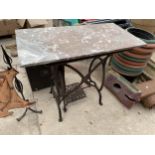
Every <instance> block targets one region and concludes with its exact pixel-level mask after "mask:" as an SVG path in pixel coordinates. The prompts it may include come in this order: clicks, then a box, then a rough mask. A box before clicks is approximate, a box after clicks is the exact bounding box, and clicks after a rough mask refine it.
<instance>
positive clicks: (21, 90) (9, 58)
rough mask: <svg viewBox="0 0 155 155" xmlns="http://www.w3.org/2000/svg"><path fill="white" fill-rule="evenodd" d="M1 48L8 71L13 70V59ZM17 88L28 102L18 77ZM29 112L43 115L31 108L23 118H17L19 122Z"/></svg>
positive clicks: (16, 80) (28, 108)
mask: <svg viewBox="0 0 155 155" xmlns="http://www.w3.org/2000/svg"><path fill="white" fill-rule="evenodd" d="M1 48H2V51H3V60H4V62H5V63H6V64H7V65H8V69H11V68H13V67H12V59H11V57H10V56H9V55H8V54H7V53H6V51H5V49H4V47H3V46H2V45H1ZM15 87H16V89H17V91H18V92H19V93H20V94H21V96H22V98H23V100H26V99H25V97H24V93H23V84H22V82H21V81H20V80H19V79H18V78H17V77H15ZM28 110H30V111H32V112H35V113H42V110H40V111H37V110H34V109H32V108H30V107H27V108H26V109H25V111H24V113H23V115H22V116H21V117H19V118H17V121H20V120H22V118H24V116H25V115H26V113H27V111H28Z"/></svg>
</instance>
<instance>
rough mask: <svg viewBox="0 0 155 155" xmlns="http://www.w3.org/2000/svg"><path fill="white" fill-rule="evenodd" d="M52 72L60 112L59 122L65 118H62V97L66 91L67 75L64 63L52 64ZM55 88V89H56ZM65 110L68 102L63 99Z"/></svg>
mask: <svg viewBox="0 0 155 155" xmlns="http://www.w3.org/2000/svg"><path fill="white" fill-rule="evenodd" d="M51 72H52V74H53V79H52V80H53V82H54V86H52V88H53V91H52V92H53V95H54V97H55V98H56V102H57V107H58V114H59V122H61V121H62V120H63V118H62V111H61V102H60V100H61V97H62V96H63V95H64V94H65V91H66V85H65V77H64V76H65V75H64V66H63V65H52V66H51ZM54 88H55V90H54ZM63 102H64V104H63V110H64V111H66V110H67V109H66V104H65V102H66V101H65V100H63Z"/></svg>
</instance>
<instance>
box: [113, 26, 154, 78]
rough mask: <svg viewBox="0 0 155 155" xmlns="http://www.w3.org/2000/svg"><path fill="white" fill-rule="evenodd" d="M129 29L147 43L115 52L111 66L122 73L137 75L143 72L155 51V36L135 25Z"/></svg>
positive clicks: (129, 75)
mask: <svg viewBox="0 0 155 155" xmlns="http://www.w3.org/2000/svg"><path fill="white" fill-rule="evenodd" d="M127 31H128V32H129V33H131V34H133V35H134V36H136V37H138V38H140V39H142V40H143V41H144V42H145V43H147V45H146V46H145V47H137V48H133V49H132V50H128V51H124V52H120V53H116V54H114V55H113V56H112V59H111V66H112V68H113V69H114V70H115V71H116V72H118V73H120V74H121V75H124V76H128V77H136V76H138V75H140V74H141V73H142V72H143V70H144V68H145V66H146V65H147V62H148V60H149V59H150V57H151V55H152V52H154V51H155V36H154V35H153V34H151V33H149V32H146V31H144V30H141V29H137V28H133V27H131V28H128V29H127Z"/></svg>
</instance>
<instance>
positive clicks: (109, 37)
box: [16, 23, 145, 121]
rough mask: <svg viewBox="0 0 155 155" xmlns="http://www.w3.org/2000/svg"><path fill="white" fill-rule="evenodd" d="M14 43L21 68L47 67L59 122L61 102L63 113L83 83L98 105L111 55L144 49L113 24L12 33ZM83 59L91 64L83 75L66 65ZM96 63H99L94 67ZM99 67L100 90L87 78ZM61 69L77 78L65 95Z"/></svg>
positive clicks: (138, 41)
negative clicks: (77, 80)
mask: <svg viewBox="0 0 155 155" xmlns="http://www.w3.org/2000/svg"><path fill="white" fill-rule="evenodd" d="M16 41H17V50H18V57H19V60H20V64H21V66H25V67H29V66H37V65H42V64H51V73H52V74H51V75H52V76H53V77H52V79H51V80H52V82H53V85H52V86H51V87H52V90H55V91H56V92H55V93H54V91H52V92H53V94H55V99H56V103H57V107H58V112H59V121H62V112H61V106H60V104H61V102H62V101H63V103H64V104H63V110H64V112H65V111H67V108H66V106H67V104H66V98H67V97H68V96H69V95H70V94H71V93H72V92H74V93H75V91H76V90H78V89H79V87H80V86H81V85H82V84H83V83H86V84H87V85H88V86H89V87H90V86H91V87H94V88H95V89H96V91H97V92H98V95H99V104H100V105H102V94H101V91H102V89H103V86H104V78H105V64H106V62H107V59H108V58H109V57H110V56H111V55H112V54H113V53H115V52H121V51H124V50H126V49H131V48H133V47H139V46H144V45H145V43H144V42H143V41H142V40H140V39H138V38H136V37H135V36H133V35H132V34H130V33H128V32H127V31H125V30H124V29H122V28H120V27H119V26H117V25H115V24H113V23H108V24H97V25H81V26H65V27H49V28H35V29H22V30H16ZM103 56H105V57H104V58H103ZM87 58H92V61H91V63H90V65H89V68H88V73H86V75H83V74H82V73H81V72H80V71H79V70H78V69H77V68H75V67H73V66H71V65H70V64H69V62H71V61H77V60H81V59H87ZM96 60H99V62H98V63H96V64H95V65H94V62H95V61H96ZM99 66H101V67H102V81H101V85H100V86H98V85H97V83H96V82H95V81H94V80H92V78H91V74H92V73H93V72H94V71H95V70H96V69H97V68H98V67H99ZM64 67H69V68H70V69H72V70H73V71H74V72H76V73H77V74H78V75H79V76H80V77H81V81H80V83H79V84H78V85H77V86H76V87H75V88H74V89H72V90H71V91H69V92H67V91H66V83H65V75H64V74H65V70H64ZM45 80H46V79H45Z"/></svg>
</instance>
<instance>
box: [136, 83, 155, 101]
mask: <svg viewBox="0 0 155 155" xmlns="http://www.w3.org/2000/svg"><path fill="white" fill-rule="evenodd" d="M136 87H137V88H138V89H139V90H140V91H141V99H143V98H145V97H147V96H150V95H152V94H155V80H150V81H146V82H143V83H139V84H137V85H136Z"/></svg>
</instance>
